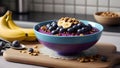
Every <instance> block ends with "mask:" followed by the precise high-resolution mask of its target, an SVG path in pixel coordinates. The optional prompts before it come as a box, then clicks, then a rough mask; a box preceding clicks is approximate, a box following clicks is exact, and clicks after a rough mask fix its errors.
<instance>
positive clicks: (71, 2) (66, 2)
mask: <svg viewBox="0 0 120 68" xmlns="http://www.w3.org/2000/svg"><path fill="white" fill-rule="evenodd" d="M65 4H74V0H65Z"/></svg>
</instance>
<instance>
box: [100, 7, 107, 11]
mask: <svg viewBox="0 0 120 68" xmlns="http://www.w3.org/2000/svg"><path fill="white" fill-rule="evenodd" d="M98 11H99V12H100V11H108V8H107V7H99V8H98Z"/></svg>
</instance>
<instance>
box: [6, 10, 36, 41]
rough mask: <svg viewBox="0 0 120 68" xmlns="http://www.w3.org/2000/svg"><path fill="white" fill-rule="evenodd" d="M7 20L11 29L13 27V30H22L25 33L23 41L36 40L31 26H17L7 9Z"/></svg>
mask: <svg viewBox="0 0 120 68" xmlns="http://www.w3.org/2000/svg"><path fill="white" fill-rule="evenodd" d="M7 22H8V25H9V27H10V28H11V29H13V30H14V29H18V30H21V31H24V32H25V33H26V34H27V37H26V38H25V41H36V36H35V34H34V30H33V29H31V28H22V27H19V26H17V25H16V24H15V23H14V21H13V19H12V12H11V11H9V14H8V19H7Z"/></svg>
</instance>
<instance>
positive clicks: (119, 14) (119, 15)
mask: <svg viewBox="0 0 120 68" xmlns="http://www.w3.org/2000/svg"><path fill="white" fill-rule="evenodd" d="M103 12H107V11H99V12H95V13H94V14H93V15H94V16H98V17H102V18H120V12H113V11H108V12H112V13H115V14H118V17H110V16H101V15H98V14H97V13H103Z"/></svg>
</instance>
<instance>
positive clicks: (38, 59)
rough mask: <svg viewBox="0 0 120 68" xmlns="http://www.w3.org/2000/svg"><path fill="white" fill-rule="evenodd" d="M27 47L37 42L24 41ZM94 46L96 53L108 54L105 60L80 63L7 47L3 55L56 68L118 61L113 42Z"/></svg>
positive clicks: (101, 66)
mask: <svg viewBox="0 0 120 68" xmlns="http://www.w3.org/2000/svg"><path fill="white" fill-rule="evenodd" d="M24 44H25V45H26V46H27V47H28V48H29V47H33V46H35V45H38V46H39V47H42V45H41V44H39V43H24ZM95 46H97V48H98V54H100V55H105V56H108V61H107V62H101V61H95V62H86V63H80V62H79V61H78V60H63V59H55V58H50V57H48V56H47V55H43V54H39V55H38V56H31V55H29V54H27V53H24V54H23V53H20V51H19V50H14V49H8V50H6V51H5V52H4V54H3V56H4V58H5V59H6V60H7V61H11V62H18V63H25V64H33V65H39V66H46V67H56V68H66V67H67V68H80V67H81V68H108V67H112V66H113V65H114V64H117V63H119V61H120V55H119V54H117V53H116V47H115V46H114V45H113V44H108V43H97V44H96V45H95Z"/></svg>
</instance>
